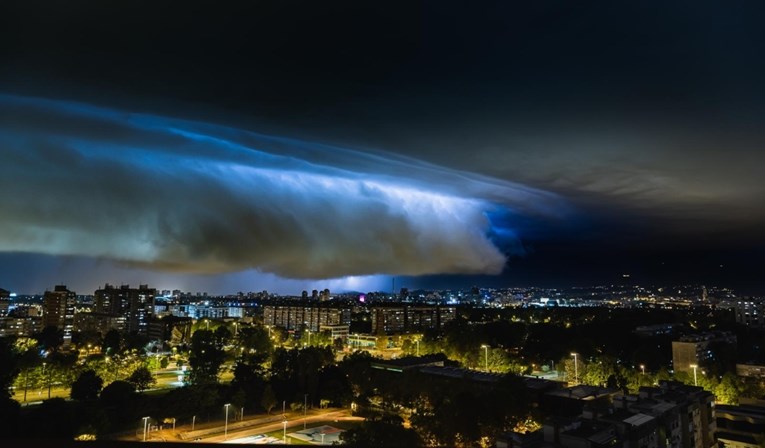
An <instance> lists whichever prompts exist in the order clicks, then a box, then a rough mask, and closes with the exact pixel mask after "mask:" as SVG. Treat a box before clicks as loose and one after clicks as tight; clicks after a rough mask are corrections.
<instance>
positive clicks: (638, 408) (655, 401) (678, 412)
mask: <svg viewBox="0 0 765 448" xmlns="http://www.w3.org/2000/svg"><path fill="white" fill-rule="evenodd" d="M569 389H572V388H567V389H561V390H558V391H553V392H551V393H548V394H547V395H557V396H564V397H565V396H566V394H567V392H568V390H569ZM572 395H573V394H572ZM580 399H581V398H580ZM584 401H589V403H586V404H585V405H584V407H583V408H582V412H581V414H579V415H578V416H565V415H560V414H558V416H556V417H553V418H550V419H548V420H547V421H546V422H545V423H544V426H543V428H542V433H543V435H544V443H543V445H542V446H557V447H566V448H595V447H603V446H619V447H624V448H712V447H714V446H715V445H716V441H715V430H716V428H717V423H716V421H715V407H714V395H712V394H711V393H709V392H706V391H704V390H703V389H702V388H700V387H694V386H687V385H685V384H682V383H678V382H670V381H662V382H660V384H659V386H658V387H642V388H640V392H639V393H638V394H637V395H621V394H616V395H613V396H612V403H611V405H606V403H605V402H600V403H598V402H597V401H593V400H587V399H586V397H585V398H584Z"/></svg>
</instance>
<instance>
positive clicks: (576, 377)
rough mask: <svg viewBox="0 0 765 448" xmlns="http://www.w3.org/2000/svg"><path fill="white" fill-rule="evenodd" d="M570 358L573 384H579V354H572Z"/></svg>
mask: <svg viewBox="0 0 765 448" xmlns="http://www.w3.org/2000/svg"><path fill="white" fill-rule="evenodd" d="M571 356H573V357H574V382H575V383H576V384H579V358H578V356H579V354H578V353H572V354H571Z"/></svg>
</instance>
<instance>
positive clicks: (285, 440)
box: [282, 420, 287, 445]
mask: <svg viewBox="0 0 765 448" xmlns="http://www.w3.org/2000/svg"><path fill="white" fill-rule="evenodd" d="M282 425H283V426H284V440H283V441H284V444H285V445H286V444H287V420H283V421H282Z"/></svg>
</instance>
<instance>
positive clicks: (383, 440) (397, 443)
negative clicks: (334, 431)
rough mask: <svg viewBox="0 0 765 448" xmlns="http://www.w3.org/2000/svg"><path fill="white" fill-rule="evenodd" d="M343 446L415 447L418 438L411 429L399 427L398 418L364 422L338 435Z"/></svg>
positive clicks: (419, 443) (418, 443)
mask: <svg viewBox="0 0 765 448" xmlns="http://www.w3.org/2000/svg"><path fill="white" fill-rule="evenodd" d="M340 440H341V441H342V443H343V445H348V446H360V447H362V446H363V447H367V446H374V447H417V446H420V445H421V441H420V437H419V435H417V432H416V431H414V430H412V429H407V428H404V427H403V426H402V425H401V418H400V417H397V416H396V417H388V418H387V419H385V420H376V421H369V420H367V421H365V422H364V423H362V424H361V425H359V426H357V427H355V428H352V429H349V430H348V431H345V432H344V433H342V434H340Z"/></svg>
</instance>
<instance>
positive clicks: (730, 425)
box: [715, 405, 765, 448]
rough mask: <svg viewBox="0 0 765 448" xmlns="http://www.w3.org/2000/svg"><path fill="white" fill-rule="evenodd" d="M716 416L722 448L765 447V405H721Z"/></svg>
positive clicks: (718, 436) (719, 442)
mask: <svg viewBox="0 0 765 448" xmlns="http://www.w3.org/2000/svg"><path fill="white" fill-rule="evenodd" d="M715 417H716V420H717V432H716V434H715V435H716V436H717V441H718V446H719V447H720V448H765V407H761V406H726V405H719V406H717V408H716V409H715Z"/></svg>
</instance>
